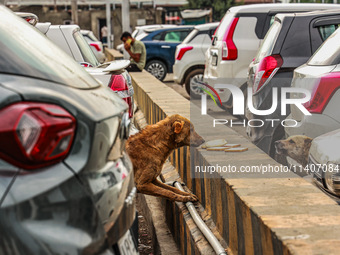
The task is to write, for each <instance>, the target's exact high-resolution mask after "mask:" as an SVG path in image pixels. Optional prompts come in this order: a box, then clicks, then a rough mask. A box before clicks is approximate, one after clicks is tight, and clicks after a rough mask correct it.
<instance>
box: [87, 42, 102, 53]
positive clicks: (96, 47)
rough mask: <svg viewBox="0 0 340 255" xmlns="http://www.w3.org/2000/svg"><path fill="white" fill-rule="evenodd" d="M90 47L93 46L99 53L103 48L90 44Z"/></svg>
mask: <svg viewBox="0 0 340 255" xmlns="http://www.w3.org/2000/svg"><path fill="white" fill-rule="evenodd" d="M90 45H91V46H93V47H94V48H95V49H96V50H97V51H101V48H100V46H99V45H98V44H97V43H90Z"/></svg>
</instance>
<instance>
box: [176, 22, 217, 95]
mask: <svg viewBox="0 0 340 255" xmlns="http://www.w3.org/2000/svg"><path fill="white" fill-rule="evenodd" d="M218 24H219V23H218V22H215V23H207V24H203V25H197V26H195V28H194V30H193V31H192V32H191V33H190V34H189V35H188V36H187V37H186V38H185V39H184V41H183V42H182V43H181V44H179V45H177V48H176V53H175V56H176V60H175V64H174V66H173V71H174V81H175V82H176V83H178V84H181V85H182V84H184V86H185V89H186V91H187V92H188V94H189V95H191V97H192V98H199V97H200V95H201V90H200V89H199V87H200V85H199V83H197V81H200V82H203V73H204V62H205V59H204V54H205V52H206V51H207V49H208V48H209V46H210V44H211V38H212V36H213V34H214V32H215V30H216V28H217V26H218Z"/></svg>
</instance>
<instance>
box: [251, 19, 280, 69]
mask: <svg viewBox="0 0 340 255" xmlns="http://www.w3.org/2000/svg"><path fill="white" fill-rule="evenodd" d="M280 29H281V23H280V21H278V20H275V21H274V23H273V25H271V27H270V29H269V30H268V32H267V34H266V37H265V38H264V39H263V42H262V44H261V46H260V49H259V51H258V52H257V55H256V57H255V61H254V62H255V63H258V62H260V60H261V59H263V58H265V57H267V56H269V55H270V54H271V53H272V51H273V48H274V45H275V42H276V39H277V37H278V35H279V33H280Z"/></svg>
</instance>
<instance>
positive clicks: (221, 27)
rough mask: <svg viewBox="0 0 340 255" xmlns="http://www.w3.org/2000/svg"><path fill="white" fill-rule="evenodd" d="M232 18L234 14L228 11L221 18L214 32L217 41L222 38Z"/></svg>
mask: <svg viewBox="0 0 340 255" xmlns="http://www.w3.org/2000/svg"><path fill="white" fill-rule="evenodd" d="M233 18H234V14H233V13H231V12H230V11H228V12H227V14H226V15H225V16H224V17H223V19H222V20H221V23H220V25H219V26H218V28H217V30H216V33H215V37H216V38H217V40H218V41H222V40H223V36H224V33H225V32H226V31H227V28H228V26H229V24H230V23H231V21H232V20H233Z"/></svg>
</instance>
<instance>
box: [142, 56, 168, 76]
mask: <svg viewBox="0 0 340 255" xmlns="http://www.w3.org/2000/svg"><path fill="white" fill-rule="evenodd" d="M145 70H146V71H148V72H149V73H151V74H152V75H153V76H155V77H156V78H157V79H158V80H160V81H163V80H164V78H165V76H166V74H167V68H166V65H165V64H164V63H163V62H162V61H159V60H151V61H150V62H148V63H147V64H146V67H145Z"/></svg>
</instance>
